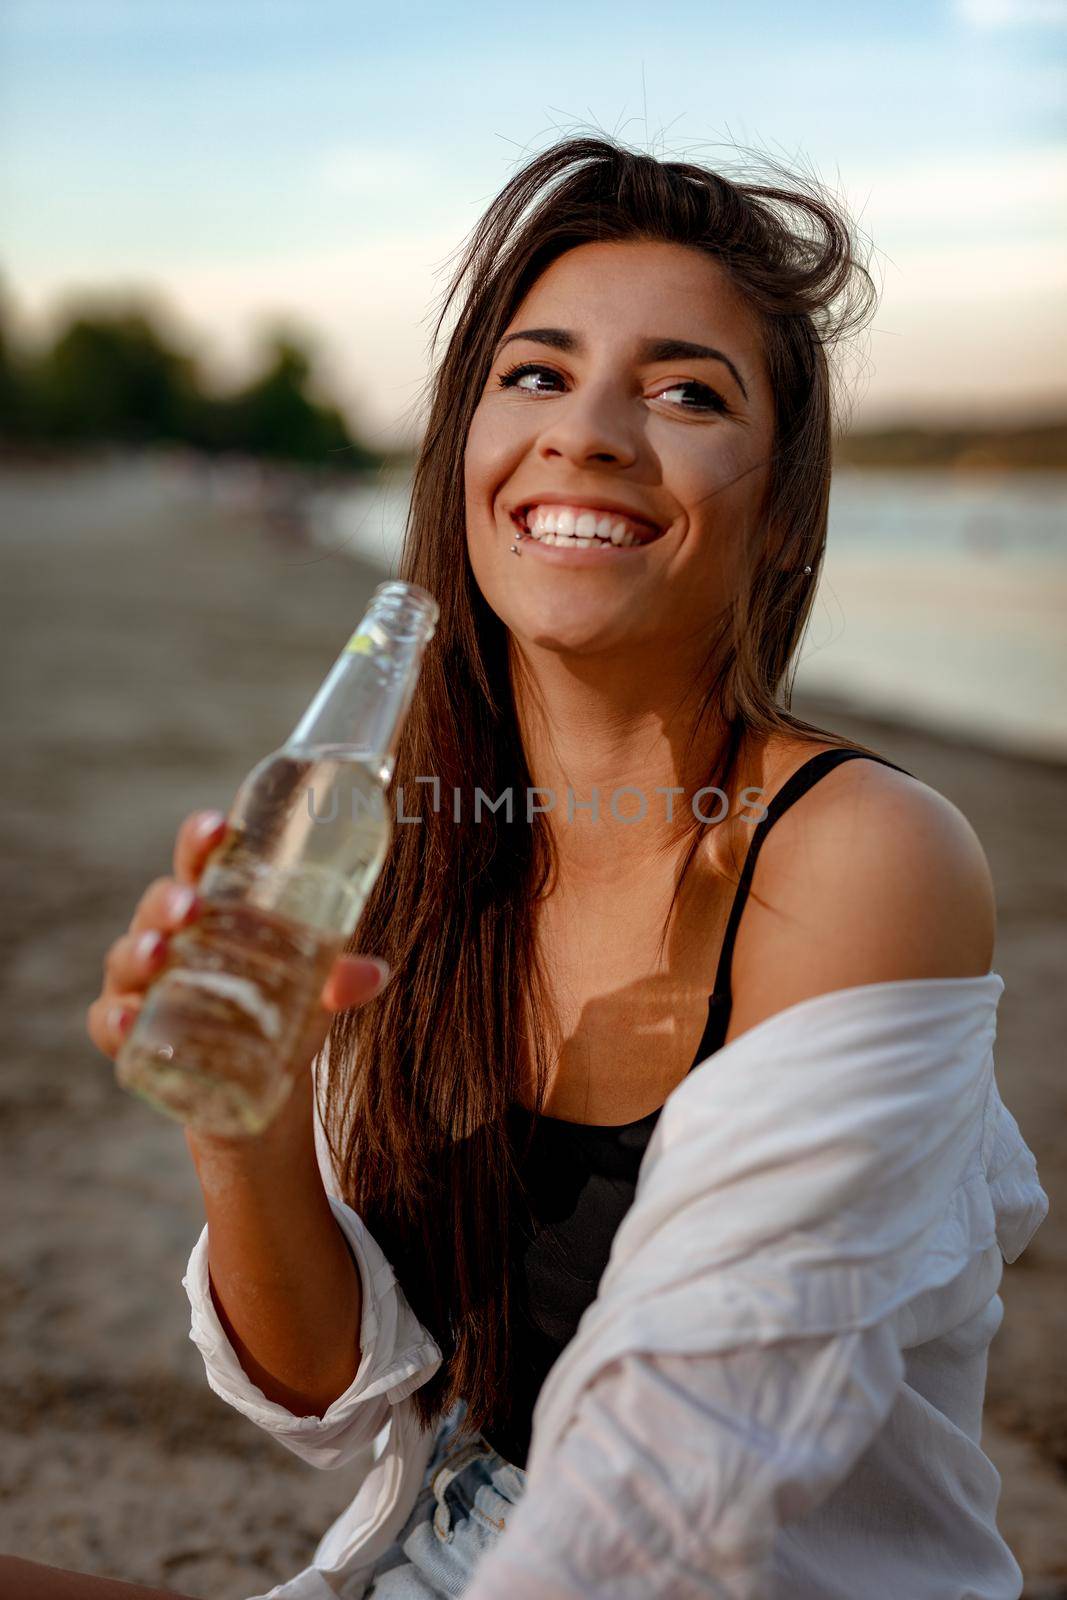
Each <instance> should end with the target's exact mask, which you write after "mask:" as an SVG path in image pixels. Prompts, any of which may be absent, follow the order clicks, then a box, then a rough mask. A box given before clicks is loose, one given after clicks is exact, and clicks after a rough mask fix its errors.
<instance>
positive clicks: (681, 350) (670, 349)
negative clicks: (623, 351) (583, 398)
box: [495, 328, 748, 400]
mask: <svg viewBox="0 0 1067 1600" xmlns="http://www.w3.org/2000/svg"><path fill="white" fill-rule="evenodd" d="M513 339H529V340H530V341H531V342H532V343H533V344H547V345H550V346H551V348H552V349H553V350H563V351H566V352H567V353H568V354H574V355H582V354H583V353H584V350H585V344H584V341H583V340H581V339H580V338H579V337H578V336H577V334H574V333H570V332H569V331H568V330H567V329H566V328H521V329H519V330H518V331H517V332H516V333H506V334H505V335H504V337H503V338H502V339H501V341H500V343H499V344H498V345H497V347H496V352H495V354H496V355H499V354H500V352H501V350H503V348H504V346H505V345H506V344H511V342H512V340H513ZM638 356H639V359H640V360H642V361H721V362H722V363H723V365H724V366H725V367H728V368H729V369H730V371H731V372H732V373H733V377H734V382H735V383H736V384H737V387H738V388H739V389H740V391H741V393H742V394H743V395H744V397H745V399H746V400H747V399H748V390H747V389H746V388H745V383H744V379H743V378H742V376H741V374H740V373H739V372H738V370H737V368H736V366H735V365H734V363H733V362H732V361H731V360H730V357H729V356H728V355H726V354H725V352H724V351H722V350H715V349H713V348H712V346H711V345H707V344H693V343H692V341H691V340H689V339H646V340H645V341H644V342H643V343H642V345H641V346H640V349H639V351H638Z"/></svg>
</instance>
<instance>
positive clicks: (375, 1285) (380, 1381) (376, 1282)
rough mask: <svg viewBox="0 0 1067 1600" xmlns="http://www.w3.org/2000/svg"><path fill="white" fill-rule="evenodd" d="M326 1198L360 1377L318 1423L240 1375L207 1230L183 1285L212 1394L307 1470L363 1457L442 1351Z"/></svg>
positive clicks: (363, 1234) (366, 1239)
mask: <svg viewBox="0 0 1067 1600" xmlns="http://www.w3.org/2000/svg"><path fill="white" fill-rule="evenodd" d="M327 1198H328V1199H329V1203H330V1209H331V1210H332V1212H333V1215H334V1217H335V1219H336V1221H337V1224H338V1226H339V1227H340V1229H341V1232H342V1234H343V1235H344V1238H345V1240H346V1242H347V1244H348V1247H349V1249H350V1250H351V1252H352V1257H353V1260H354V1261H355V1264H356V1267H357V1270H358V1272H359V1276H360V1282H361V1286H362V1292H363V1315H362V1320H361V1323H360V1348H361V1351H362V1359H361V1361H360V1364H359V1370H358V1371H357V1373H356V1375H355V1377H354V1378H353V1380H352V1382H351V1383H350V1384H349V1386H348V1388H347V1389H346V1390H345V1391H344V1393H343V1394H341V1395H338V1397H337V1399H336V1400H334V1402H333V1403H332V1405H330V1406H329V1407H328V1408H327V1410H326V1412H325V1413H324V1415H323V1416H321V1417H315V1416H296V1415H294V1413H293V1412H291V1411H288V1410H286V1408H285V1407H284V1406H283V1405H279V1404H278V1403H277V1401H274V1400H269V1399H268V1398H267V1396H266V1395H265V1394H264V1393H263V1391H262V1390H261V1389H260V1388H259V1387H258V1386H257V1385H256V1384H254V1383H253V1382H252V1381H251V1379H250V1378H249V1377H248V1375H247V1374H246V1373H245V1371H244V1369H243V1367H242V1366H241V1364H240V1362H239V1360H238V1359H237V1355H236V1353H235V1351H234V1349H233V1346H232V1345H231V1343H230V1341H229V1339H228V1338H227V1336H226V1333H225V1331H224V1329H223V1327H222V1323H221V1322H220V1320H219V1317H218V1313H217V1312H216V1310H215V1306H214V1302H213V1300H212V1298H211V1287H210V1280H209V1276H208V1230H207V1227H206V1226H205V1227H204V1229H203V1231H202V1232H201V1234H200V1237H199V1239H198V1240H197V1242H196V1244H195V1245H194V1247H193V1251H192V1254H191V1256H190V1258H189V1265H188V1268H187V1270H186V1274H185V1276H184V1278H183V1279H182V1284H183V1287H184V1288H185V1291H186V1293H187V1295H188V1297H189V1303H190V1306H191V1309H192V1326H191V1328H190V1332H189V1337H190V1339H191V1340H192V1341H193V1343H194V1344H195V1345H196V1346H197V1348H198V1349H199V1351H200V1354H201V1356H202V1357H203V1360H204V1368H205V1372H206V1376H207V1381H208V1383H209V1384H210V1386H211V1388H212V1389H214V1391H215V1393H216V1394H217V1395H218V1396H219V1397H220V1398H221V1399H223V1400H225V1401H226V1403H227V1405H231V1406H233V1407H234V1409H235V1410H236V1411H239V1412H241V1414H242V1416H245V1417H247V1418H248V1419H249V1421H250V1422H254V1423H255V1424H256V1426H257V1427H260V1428H263V1429H264V1430H265V1431H266V1432H267V1433H269V1434H271V1435H272V1436H273V1437H274V1438H275V1439H277V1440H278V1442H279V1443H280V1444H282V1445H284V1446H285V1447H286V1449H288V1450H292V1451H293V1452H294V1454H296V1455H298V1456H300V1457H301V1458H302V1459H303V1460H304V1461H306V1462H308V1463H309V1464H310V1465H311V1466H313V1467H321V1468H334V1467H343V1466H347V1465H348V1464H349V1463H351V1462H353V1461H354V1460H355V1459H356V1458H357V1457H358V1456H359V1455H360V1454H361V1452H365V1451H369V1449H370V1447H371V1446H372V1445H373V1442H374V1440H375V1438H376V1436H377V1435H378V1434H379V1433H380V1432H381V1430H382V1428H383V1427H384V1426H385V1424H386V1423H387V1421H388V1420H389V1410H390V1407H391V1406H393V1405H396V1404H397V1403H398V1402H399V1401H401V1400H403V1399H405V1398H406V1397H407V1396H408V1395H409V1394H411V1393H412V1392H413V1391H414V1390H415V1389H417V1388H419V1387H420V1385H421V1384H423V1383H425V1382H426V1380H427V1378H429V1377H431V1376H432V1375H433V1373H434V1372H435V1371H436V1370H437V1368H438V1367H439V1366H440V1364H441V1351H440V1349H439V1347H438V1345H437V1343H436V1341H435V1340H434V1339H433V1338H432V1337H431V1336H430V1334H429V1333H428V1332H427V1331H426V1329H425V1328H424V1327H423V1325H422V1323H421V1322H420V1321H419V1320H418V1318H417V1317H416V1316H415V1314H414V1312H413V1311H412V1310H411V1307H410V1306H409V1305H408V1302H407V1300H406V1298H405V1296H404V1293H403V1290H402V1289H401V1287H400V1285H399V1283H398V1282H397V1280H396V1277H395V1274H394V1272H393V1269H392V1267H391V1266H390V1265H389V1262H388V1261H387V1260H386V1258H385V1255H384V1254H383V1252H382V1250H381V1248H380V1247H379V1245H378V1244H377V1243H376V1242H375V1240H374V1238H373V1237H372V1235H371V1234H370V1232H369V1230H368V1229H367V1227H366V1226H365V1224H364V1223H363V1221H362V1220H361V1218H360V1217H359V1216H358V1215H357V1213H356V1212H355V1211H353V1210H352V1208H351V1207H350V1206H348V1205H346V1204H345V1203H344V1201H342V1200H339V1199H337V1198H336V1197H335V1196H334V1195H332V1194H331V1195H328V1197H327Z"/></svg>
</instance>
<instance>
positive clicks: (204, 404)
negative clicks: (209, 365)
mask: <svg viewBox="0 0 1067 1600" xmlns="http://www.w3.org/2000/svg"><path fill="white" fill-rule="evenodd" d="M5 328H6V320H5V318H4V314H3V304H2V301H0V437H2V438H5V439H8V440H11V441H18V442H19V443H26V442H32V443H48V444H59V445H79V444H93V443H104V442H106V443H117V444H131V445H147V444H154V443H163V444H169V443H183V444H189V445H191V446H193V447H194V448H195V449H200V450H205V451H208V452H211V453H217V452H220V451H231V452H238V453H240V454H242V455H251V456H266V457H268V458H270V459H272V460H276V461H289V462H293V463H295V464H298V465H301V466H319V467H330V468H333V469H336V470H338V471H359V470H360V469H364V468H368V467H376V466H378V465H380V463H381V460H382V457H381V456H379V455H377V454H375V453H374V452H373V451H371V450H368V449H367V448H366V447H365V446H364V445H362V444H360V443H359V442H358V441H357V440H355V439H354V438H353V437H352V434H351V432H350V430H349V427H348V425H347V423H346V421H345V419H344V417H343V415H342V413H341V412H340V411H339V410H338V408H337V407H336V406H334V405H331V404H330V403H329V402H326V401H322V400H319V399H317V398H316V397H315V395H314V393H313V392H312V391H313V384H312V361H311V357H310V355H309V354H308V352H307V351H306V350H305V349H304V348H303V347H302V345H301V344H300V343H299V342H298V341H297V340H296V339H295V338H294V337H292V336H291V335H287V334H276V335H275V336H274V337H273V339H272V340H271V341H270V342H269V344H268V347H267V352H266V358H265V364H264V368H263V371H262V372H261V373H260V375H259V376H258V377H256V378H255V379H253V381H252V382H251V383H249V384H248V385H246V386H245V387H244V388H242V389H239V390H237V391H236V392H235V393H232V394H228V395H212V394H208V393H206V392H205V391H204V390H203V388H202V387H201V383H200V375H199V372H198V370H197V367H196V364H195V362H194V361H193V360H192V358H191V357H190V356H189V355H187V354H185V353H184V352H183V351H181V350H178V349H176V348H174V347H173V346H172V345H171V344H169V343H168V342H167V340H166V339H165V338H164V337H163V335H162V334H161V333H160V332H159V330H158V328H157V326H156V325H155V323H154V322H153V320H152V317H151V315H150V314H149V313H148V312H147V311H146V310H145V309H144V308H142V307H138V306H136V305H132V306H127V307H125V308H121V309H118V310H115V311H111V312H90V311H88V310H85V309H83V310H81V311H79V312H75V313H74V314H73V315H72V316H71V317H70V318H69V320H68V321H67V323H66V324H65V325H64V326H63V327H61V328H60V330H59V332H58V333H57V335H56V337H55V339H54V341H53V343H52V345H51V346H50V347H49V348H48V349H46V350H44V351H43V352H40V353H36V354H34V353H29V352H27V353H24V354H20V353H18V352H15V351H13V349H12V345H11V342H10V340H9V339H8V338H7V337H6V334H5Z"/></svg>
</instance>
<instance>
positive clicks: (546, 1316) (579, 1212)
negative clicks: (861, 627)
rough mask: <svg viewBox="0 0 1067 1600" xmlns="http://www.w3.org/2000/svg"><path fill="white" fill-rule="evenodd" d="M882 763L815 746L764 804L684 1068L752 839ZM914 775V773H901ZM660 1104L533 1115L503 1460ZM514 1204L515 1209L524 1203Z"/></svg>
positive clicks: (736, 918)
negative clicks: (594, 1119)
mask: <svg viewBox="0 0 1067 1600" xmlns="http://www.w3.org/2000/svg"><path fill="white" fill-rule="evenodd" d="M857 757H859V758H863V759H866V760H874V761H880V762H881V763H882V764H883V765H884V766H888V767H894V768H895V770H896V771H897V772H905V771H906V768H904V767H898V766H897V765H896V763H895V762H893V761H887V760H886V759H885V757H884V756H871V755H868V753H867V751H865V750H854V749H851V748H850V749H843V748H842V749H834V750H822V751H820V752H819V753H818V754H817V755H814V756H812V757H811V759H810V760H808V761H805V762H804V763H803V764H802V765H801V766H800V767H798V768H797V770H796V772H794V773H793V774H792V776H791V777H790V778H788V779H787V780H786V782H785V783H784V784H783V785H782V787H781V789H779V791H778V793H777V794H776V795H775V796H774V797H773V798H772V799H771V800H770V801H769V803H768V805H767V815H766V816H765V817H764V818H763V820H762V821H761V822H759V823H757V825H756V827H755V830H754V832H753V835H752V840H751V843H750V844H749V847H748V852H747V854H746V857H745V862H744V866H743V868H742V871H741V876H740V879H739V880H738V885H737V889H736V891H735V894H734V900H733V905H732V906H731V908H730V916H729V919H728V921H727V924H726V934H725V937H724V939H723V944H722V950H721V952H720V955H719V963H718V969H717V971H716V974H715V987H714V990H713V991H712V994H711V995H710V997H709V999H708V1017H707V1022H706V1023H705V1025H704V1032H703V1034H702V1035H701V1039H700V1043H699V1044H698V1045H697V1048H696V1054H695V1056H694V1057H693V1061H692V1065H691V1066H690V1067H689V1072H692V1071H693V1068H694V1067H697V1066H699V1064H700V1063H701V1062H702V1061H706V1060H707V1058H708V1056H710V1055H713V1054H714V1052H715V1051H716V1050H719V1049H721V1048H722V1044H723V1041H724V1039H725V1037H726V1030H727V1027H728V1025H729V1021H730V1006H731V994H730V960H731V956H732V954H733V947H734V940H735V939H736V937H737V928H738V923H739V922H740V920H741V912H742V911H743V909H744V905H745V900H746V899H747V896H748V891H749V885H750V883H751V881H752V874H753V872H754V870H755V866H756V858H757V856H758V855H759V851H760V846H761V845H762V843H763V841H764V839H765V838H766V836H767V834H768V832H769V831H770V829H771V828H772V827H773V826H774V823H775V822H776V821H777V820H778V818H779V817H780V816H781V815H782V814H783V812H785V811H787V810H788V809H789V807H790V806H791V805H793V804H794V802H795V801H797V800H799V799H800V797H801V795H802V794H806V793H807V791H808V790H809V789H810V788H811V787H812V785H813V784H815V783H817V782H818V780H819V779H820V778H821V777H823V776H824V775H825V774H826V773H827V772H830V771H832V769H833V768H834V767H836V766H838V765H840V763H841V762H843V761H849V760H852V759H855V758H857ZM908 776H909V777H912V776H913V774H912V773H908ZM662 1109H663V1108H662V1106H659V1107H657V1108H656V1110H654V1111H650V1112H649V1114H648V1115H647V1116H645V1117H640V1118H639V1119H638V1120H637V1121H635V1122H624V1123H591V1122H565V1121H563V1120H561V1119H560V1118H559V1117H549V1116H545V1115H542V1116H540V1117H538V1118H536V1126H535V1128H534V1132H533V1141H532V1143H531V1145H530V1150H529V1156H528V1158H527V1161H526V1163H525V1165H524V1167H523V1170H522V1176H523V1179H524V1181H525V1184H526V1187H527V1202H526V1204H527V1206H528V1209H529V1220H526V1219H525V1218H524V1219H523V1220H522V1221H521V1222H519V1221H517V1222H516V1224H515V1226H514V1228H513V1235H512V1242H511V1249H512V1252H513V1259H514V1260H515V1261H516V1263H517V1267H518V1271H517V1273H516V1289H517V1290H518V1301H519V1303H518V1306H517V1308H516V1311H515V1316H514V1321H513V1329H514V1332H513V1341H514V1343H513V1372H514V1379H513V1391H512V1409H511V1413H510V1416H508V1417H501V1418H500V1419H499V1421H497V1420H496V1419H494V1421H493V1423H492V1424H490V1425H489V1426H488V1427H487V1428H485V1429H483V1437H484V1438H485V1439H487V1440H488V1442H489V1443H490V1444H491V1445H492V1446H493V1448H494V1449H496V1450H498V1451H499V1452H500V1454H501V1455H502V1456H503V1457H504V1459H505V1460H506V1461H510V1462H512V1463H513V1465H515V1466H517V1467H525V1465H526V1455H527V1451H528V1449H529V1445H530V1431H531V1420H532V1415H533V1407H534V1402H535V1400H536V1399H537V1396H538V1393H539V1391H540V1389H541V1385H542V1383H543V1382H544V1380H545V1377H546V1376H547V1374H548V1370H549V1368H550V1367H551V1366H552V1365H553V1364H554V1363H555V1361H556V1358H557V1357H558V1356H559V1354H560V1352H561V1351H562V1350H563V1347H564V1346H565V1345H567V1344H569V1343H570V1341H571V1339H572V1338H573V1336H574V1334H575V1331H576V1330H577V1327H578V1322H579V1319H580V1318H581V1315H582V1313H583V1311H584V1310H585V1309H586V1307H587V1306H588V1305H589V1304H590V1302H591V1301H592V1300H593V1299H594V1298H595V1296H596V1292H597V1288H598V1285H599V1283H600V1279H601V1276H602V1274H603V1271H604V1268H605V1267H606V1266H607V1263H608V1255H609V1253H610V1251H611V1242H612V1239H613V1238H614V1236H615V1230H616V1229H617V1228H618V1226H619V1224H620V1223H621V1221H622V1219H623V1217H624V1216H625V1215H626V1212H627V1211H628V1210H629V1208H630V1206H631V1205H632V1203H633V1198H634V1191H635V1189H636V1187H637V1173H638V1168H639V1167H640V1165H641V1160H642V1157H643V1156H644V1153H645V1150H646V1148H647V1146H648V1141H649V1139H650V1138H651V1137H652V1131H653V1129H654V1128H655V1126H656V1120H657V1118H658V1117H659V1114H660V1111H661V1110H662ZM510 1111H511V1115H512V1117H513V1119H514V1123H513V1126H514V1128H515V1129H518V1128H519V1127H520V1126H521V1127H522V1128H523V1130H524V1131H525V1128H526V1127H527V1126H528V1124H529V1119H530V1118H531V1117H532V1116H533V1113H532V1112H530V1111H528V1110H527V1109H526V1107H525V1106H522V1105H519V1104H518V1103H516V1104H515V1105H513V1106H512V1107H511V1108H510ZM518 1209H519V1211H520V1213H521V1212H522V1211H523V1209H524V1208H523V1205H522V1202H521V1201H520V1202H519V1206H518Z"/></svg>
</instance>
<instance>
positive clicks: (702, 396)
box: [659, 378, 727, 411]
mask: <svg viewBox="0 0 1067 1600" xmlns="http://www.w3.org/2000/svg"><path fill="white" fill-rule="evenodd" d="M680 389H691V390H692V391H693V392H694V393H695V394H696V397H697V399H696V404H695V405H683V406H682V410H683V411H725V410H726V409H727V406H726V401H725V400H724V399H723V397H722V395H721V394H720V393H719V391H718V390H717V389H711V388H709V387H708V385H707V384H706V383H697V381H696V379H695V378H688V379H687V380H686V381H685V382H684V383H672V384H671V386H670V388H669V389H664V390H662V391H661V393H660V395H659V398H660V399H661V400H662V399H663V397H664V395H668V394H676V393H677V392H678V390H680Z"/></svg>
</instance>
